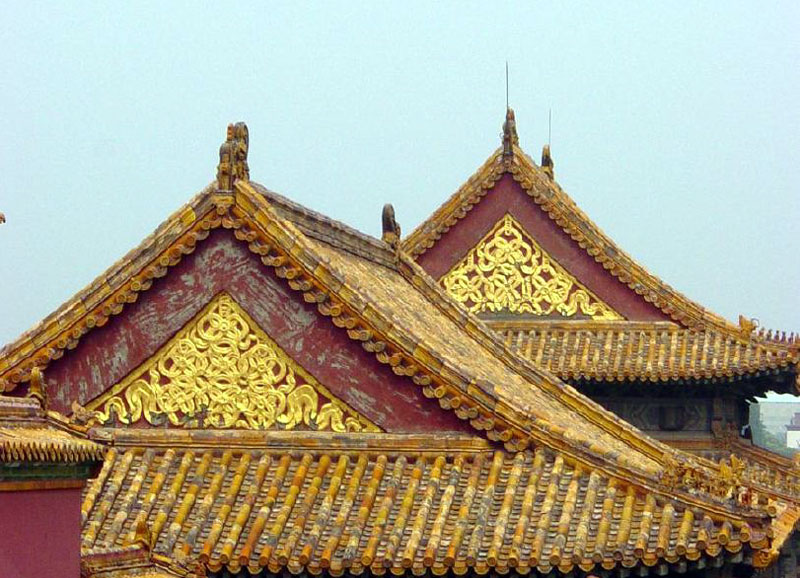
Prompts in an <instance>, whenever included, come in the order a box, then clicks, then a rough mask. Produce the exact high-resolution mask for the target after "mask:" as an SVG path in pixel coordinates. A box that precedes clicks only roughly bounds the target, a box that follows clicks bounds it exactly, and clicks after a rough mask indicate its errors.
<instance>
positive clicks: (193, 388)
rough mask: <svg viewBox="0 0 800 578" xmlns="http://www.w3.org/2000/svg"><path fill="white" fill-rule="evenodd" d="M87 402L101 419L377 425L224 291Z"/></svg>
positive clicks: (348, 427) (350, 427)
mask: <svg viewBox="0 0 800 578" xmlns="http://www.w3.org/2000/svg"><path fill="white" fill-rule="evenodd" d="M131 375H132V377H131V378H129V379H126V380H124V381H123V382H121V383H120V384H119V385H117V386H115V387H113V388H112V389H111V391H110V395H106V396H102V397H101V398H99V399H98V400H95V402H94V403H92V404H91V405H90V407H91V409H95V410H97V418H98V420H99V421H100V422H101V423H109V422H113V421H119V422H121V423H123V424H128V423H134V422H137V421H139V420H141V419H144V420H145V421H147V422H148V423H150V424H153V425H159V424H161V423H164V422H166V421H169V423H171V424H172V425H173V426H187V427H215V428H250V429H269V428H279V429H287V430H290V429H295V428H306V429H314V430H333V431H336V432H345V431H378V428H377V427H375V426H374V425H373V424H371V423H369V422H368V421H367V420H365V419H364V418H363V417H361V416H359V415H358V414H357V413H356V412H355V411H354V410H352V409H351V408H349V407H348V406H346V405H345V404H344V403H342V402H341V401H339V400H337V399H335V398H333V396H332V395H331V394H330V393H329V392H327V391H326V390H325V389H324V388H323V387H322V385H321V384H319V383H318V382H317V381H316V380H315V379H314V377H313V376H311V375H310V374H308V373H307V372H306V371H305V370H303V369H302V368H301V367H300V366H299V365H297V364H296V362H294V360H292V359H291V358H290V357H289V356H288V355H287V354H286V353H285V352H284V351H283V350H282V349H281V348H280V347H279V346H278V345H277V344H276V343H275V342H274V341H272V340H271V339H270V338H269V337H268V336H267V335H266V334H265V333H264V332H263V331H262V330H261V329H260V328H259V327H258V325H257V324H256V323H255V322H254V321H252V319H250V318H249V316H248V315H247V314H246V313H245V312H244V311H243V310H242V309H241V307H239V305H237V304H236V302H235V301H234V300H233V299H232V298H231V297H230V296H229V295H227V294H225V293H222V294H220V295H218V296H217V297H216V298H215V299H214V300H213V301H212V302H211V303H210V304H209V305H208V306H207V307H206V308H205V309H204V310H203V311H202V312H201V313H200V314H199V315H198V316H196V317H195V319H193V320H192V321H191V322H190V323H189V324H188V325H187V326H186V327H184V328H183V329H182V330H181V331H180V332H179V333H178V334H177V335H176V336H175V337H173V338H172V339H171V340H170V341H169V342H168V343H167V344H166V345H165V346H164V347H163V348H162V349H161V350H160V351H159V352H158V353H157V354H156V355H155V356H154V357H153V358H151V359H150V360H148V361H147V362H145V364H144V365H143V366H142V367H140V368H139V369H138V370H137V371H134V372H133V373H132V374H131Z"/></svg>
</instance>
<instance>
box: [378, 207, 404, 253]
mask: <svg viewBox="0 0 800 578" xmlns="http://www.w3.org/2000/svg"><path fill="white" fill-rule="evenodd" d="M381 222H382V225H383V233H382V234H381V240H382V241H383V242H384V243H387V244H388V245H389V246H391V247H392V248H393V249H397V248H398V247H399V246H400V237H401V234H400V225H399V224H398V223H397V220H396V219H395V218H394V207H393V206H392V204H391V203H386V204H385V205H383V213H382V215H381Z"/></svg>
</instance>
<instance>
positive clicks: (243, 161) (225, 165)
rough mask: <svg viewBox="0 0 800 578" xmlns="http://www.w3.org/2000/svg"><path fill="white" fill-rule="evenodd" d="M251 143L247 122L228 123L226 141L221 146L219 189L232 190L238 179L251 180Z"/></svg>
mask: <svg viewBox="0 0 800 578" xmlns="http://www.w3.org/2000/svg"><path fill="white" fill-rule="evenodd" d="M249 144H250V137H249V133H248V130H247V125H246V124H245V123H243V122H237V123H236V124H229V125H228V133H227V137H226V138H225V142H224V143H222V145H221V146H220V147H219V165H217V189H218V190H220V191H232V190H233V184H234V183H235V182H236V181H237V180H243V181H249V180H250V168H249V167H248V166H247V151H248V148H249Z"/></svg>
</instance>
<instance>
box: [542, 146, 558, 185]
mask: <svg viewBox="0 0 800 578" xmlns="http://www.w3.org/2000/svg"><path fill="white" fill-rule="evenodd" d="M542 169H543V170H544V172H545V173H547V176H548V177H550V178H551V179H552V178H553V177H554V176H555V165H554V164H553V157H551V156H550V145H549V144H546V145H544V146H543V147H542Z"/></svg>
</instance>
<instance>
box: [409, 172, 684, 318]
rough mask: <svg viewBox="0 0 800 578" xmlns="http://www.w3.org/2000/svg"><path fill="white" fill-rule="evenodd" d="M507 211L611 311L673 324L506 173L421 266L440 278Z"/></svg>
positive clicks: (421, 259)
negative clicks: (597, 258) (588, 252)
mask: <svg viewBox="0 0 800 578" xmlns="http://www.w3.org/2000/svg"><path fill="white" fill-rule="evenodd" d="M506 213H509V214H511V216H513V217H514V218H515V219H516V220H517V221H519V223H520V224H521V225H522V226H523V227H525V230H526V231H527V232H528V234H529V235H530V236H531V237H533V238H534V239H536V241H537V242H538V243H539V244H540V245H541V246H542V248H544V250H545V251H547V252H548V253H549V254H550V256H552V257H553V258H554V259H555V260H556V261H558V263H559V264H560V265H561V266H563V267H564V268H565V269H566V270H567V271H569V272H570V273H571V274H572V275H574V276H575V277H576V278H577V279H578V280H579V281H580V282H581V283H582V284H583V285H585V286H586V287H587V288H589V289H590V290H591V291H592V292H593V293H594V294H595V295H597V296H598V297H599V298H600V299H602V300H603V301H605V302H606V303H607V304H608V305H610V306H611V308H612V309H614V310H615V311H617V312H618V313H620V314H621V315H622V316H623V317H625V318H626V319H629V320H632V321H669V320H670V319H669V317H667V316H666V315H664V313H663V312H661V311H660V310H659V309H657V308H656V307H654V306H653V305H652V304H650V303H648V302H647V301H645V300H644V299H642V298H641V297H640V296H639V295H637V294H636V293H635V292H634V291H632V290H631V289H630V288H629V287H628V286H626V285H624V284H623V283H621V282H620V281H619V280H618V279H616V278H615V277H614V276H613V275H611V274H610V273H609V272H608V271H606V270H605V269H603V266H602V265H600V264H599V263H598V262H597V261H595V260H594V259H593V258H592V257H590V256H589V255H588V254H587V253H586V251H584V250H583V249H581V247H580V246H579V245H578V244H577V243H576V242H575V241H574V240H572V238H571V237H570V236H569V235H567V234H566V233H565V232H564V231H563V230H562V229H561V227H559V226H558V225H557V224H556V223H555V222H554V221H553V220H552V219H550V217H549V216H548V215H547V213H545V212H544V211H543V210H542V209H541V208H540V207H539V205H537V204H536V203H535V202H534V201H533V199H531V197H530V196H529V195H528V194H527V193H526V192H525V191H524V190H523V189H522V187H521V186H520V185H519V183H517V182H516V181H515V180H514V179H513V177H512V176H511V175H509V174H506V175H503V177H502V178H500V180H499V181H498V182H497V183H496V184H495V186H494V188H492V189H491V190H490V191H489V192H488V193H487V194H486V196H485V197H484V198H483V199H482V200H481V201H480V202H479V203H478V204H477V205H475V206H474V207H473V208H472V210H471V211H469V212H468V213H467V215H466V216H465V217H464V218H463V219H461V220H460V221H458V222H457V223H456V224H455V225H454V226H453V227H452V228H451V229H450V230H449V231H448V232H446V233H445V234H444V235H443V236H442V238H441V239H439V240H438V241H437V242H436V243H435V244H434V246H433V247H431V248H430V249H428V250H427V251H426V252H425V253H423V254H422V255H420V257H419V258H418V259H417V260H418V262H419V264H420V265H421V266H422V267H423V268H424V269H425V270H426V271H427V272H428V273H429V274H430V275H431V276H432V277H433V278H434V279H439V278H440V277H442V276H443V275H444V274H445V273H447V272H448V271H449V270H450V269H451V268H452V267H453V265H455V264H456V263H457V262H458V261H459V260H460V259H462V258H463V257H464V256H465V255H466V254H467V253H468V252H469V250H470V249H472V248H473V247H474V246H475V245H476V244H477V243H478V242H479V241H480V240H481V239H482V238H483V237H484V235H486V233H488V232H489V230H490V229H491V228H492V227H493V226H494V225H495V224H496V223H497V221H499V220H500V219H501V218H502V217H503V215H505V214H506Z"/></svg>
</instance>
